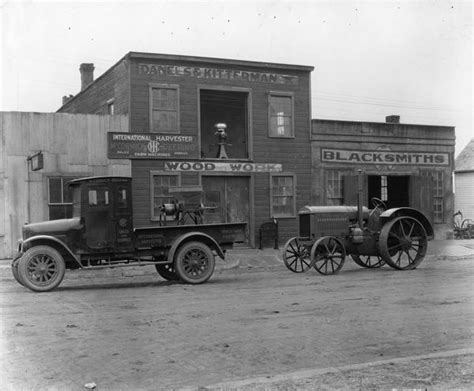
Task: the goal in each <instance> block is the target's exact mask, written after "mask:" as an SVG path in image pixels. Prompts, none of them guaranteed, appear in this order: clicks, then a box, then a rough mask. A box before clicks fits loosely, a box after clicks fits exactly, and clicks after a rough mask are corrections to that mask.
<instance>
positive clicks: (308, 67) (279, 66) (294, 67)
mask: <svg viewBox="0 0 474 391" xmlns="http://www.w3.org/2000/svg"><path fill="white" fill-rule="evenodd" d="M128 56H129V57H130V58H146V59H158V60H178V61H190V62H206V63H211V64H221V65H231V64H237V65H242V66H260V67H265V68H272V69H290V70H294V71H306V72H311V71H313V70H314V66H311V65H295V64H280V63H272V62H264V61H246V60H237V59H230V58H229V59H225V58H217V57H199V56H187V55H180V54H163V53H146V52H129V53H128Z"/></svg>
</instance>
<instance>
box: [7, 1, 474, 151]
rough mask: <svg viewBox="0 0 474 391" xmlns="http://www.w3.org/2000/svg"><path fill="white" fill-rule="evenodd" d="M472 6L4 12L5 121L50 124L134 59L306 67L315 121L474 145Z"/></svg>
mask: <svg viewBox="0 0 474 391" xmlns="http://www.w3.org/2000/svg"><path fill="white" fill-rule="evenodd" d="M472 20H473V7H472V2H471V1H449V0H442V1H435V0H430V1H406V0H405V1H380V0H377V1H375V0H373V1H349V0H339V1H338V0H333V1H319V0H314V1H291V0H286V1H275V0H272V1H270V0H267V1H264V0H253V1H248V0H240V1H225V0H221V1H217V0H214V1H179V0H173V1H143V2H140V1H133V2H132V1H108V0H103V1H97V0H96V1H67V2H66V1H49V2H45V1H34V0H30V1H19V0H18V1H4V0H0V42H1V46H0V60H1V61H0V111H33V112H55V111H56V110H58V109H59V107H60V106H61V104H62V103H61V102H62V96H64V95H69V94H73V95H75V94H77V93H78V92H79V91H80V73H79V65H80V64H81V63H84V62H86V63H94V65H95V71H94V76H95V78H97V77H99V76H100V75H101V74H103V73H104V72H105V71H106V70H107V69H109V68H110V67H111V66H113V65H114V64H115V63H116V62H117V61H118V60H119V59H121V58H122V57H123V56H124V55H125V54H126V53H128V52H130V51H135V52H149V53H164V54H179V55H190V56H203V57H218V58H228V59H239V60H250V61H264V62H272V63H285V64H296V65H311V66H314V67H315V69H314V71H313V73H312V82H311V86H312V87H311V88H312V118H319V119H334V120H355V121H371V122H384V121H385V117H386V116H387V115H400V117H401V118H400V122H401V123H407V124H424V125H443V126H454V127H456V150H455V154H456V155H457V154H459V152H461V150H462V149H463V148H464V147H465V145H466V144H467V143H468V142H469V140H470V139H471V138H474V133H473V131H472V125H473V120H472V118H473V101H472V85H473V83H472V82H473V80H472V65H473V50H472V49H473V45H472V32H473V31H472Z"/></svg>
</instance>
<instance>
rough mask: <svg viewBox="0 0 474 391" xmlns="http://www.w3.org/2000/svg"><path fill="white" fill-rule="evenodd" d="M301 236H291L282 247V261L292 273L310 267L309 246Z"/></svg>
mask: <svg viewBox="0 0 474 391" xmlns="http://www.w3.org/2000/svg"><path fill="white" fill-rule="evenodd" d="M305 242H306V241H305V240H303V239H301V238H291V239H290V240H288V241H287V242H286V244H285V246H284V247H283V262H284V264H285V266H286V267H287V268H288V269H290V270H291V271H292V272H293V273H303V272H305V271H307V270H309V269H310V268H311V266H312V265H311V256H310V251H311V248H310V247H309V246H308V245H307V244H305Z"/></svg>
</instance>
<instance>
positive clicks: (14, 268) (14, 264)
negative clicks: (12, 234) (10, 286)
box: [12, 258, 23, 285]
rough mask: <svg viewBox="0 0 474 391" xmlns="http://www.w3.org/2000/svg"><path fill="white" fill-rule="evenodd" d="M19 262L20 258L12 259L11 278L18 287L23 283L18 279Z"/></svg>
mask: <svg viewBox="0 0 474 391" xmlns="http://www.w3.org/2000/svg"><path fill="white" fill-rule="evenodd" d="M19 262H20V258H17V259H14V260H13V262H12V274H13V277H14V278H15V280H16V282H18V283H19V284H20V285H23V282H22V281H21V279H20V276H19V275H18V263H19Z"/></svg>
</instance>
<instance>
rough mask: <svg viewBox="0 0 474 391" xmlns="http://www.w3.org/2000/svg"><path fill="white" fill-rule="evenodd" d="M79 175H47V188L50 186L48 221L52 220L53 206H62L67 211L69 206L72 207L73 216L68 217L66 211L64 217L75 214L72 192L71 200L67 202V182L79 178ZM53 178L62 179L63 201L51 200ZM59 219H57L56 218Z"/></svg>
mask: <svg viewBox="0 0 474 391" xmlns="http://www.w3.org/2000/svg"><path fill="white" fill-rule="evenodd" d="M77 178H79V176H66V175H51V176H47V180H46V183H47V188H48V221H51V207H62V208H64V210H65V211H66V209H67V208H68V207H70V208H71V216H70V217H68V216H67V213H64V217H63V218H71V217H72V216H73V215H74V211H73V196H72V194H71V201H70V202H65V198H66V197H65V195H66V194H65V185H66V183H67V182H69V181H72V180H73V179H77ZM51 179H60V180H61V202H51ZM55 220H57V219H55Z"/></svg>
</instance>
